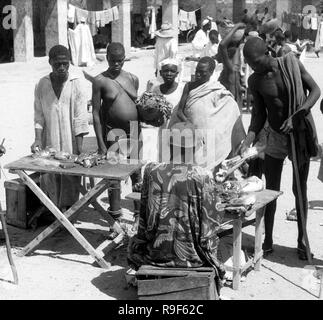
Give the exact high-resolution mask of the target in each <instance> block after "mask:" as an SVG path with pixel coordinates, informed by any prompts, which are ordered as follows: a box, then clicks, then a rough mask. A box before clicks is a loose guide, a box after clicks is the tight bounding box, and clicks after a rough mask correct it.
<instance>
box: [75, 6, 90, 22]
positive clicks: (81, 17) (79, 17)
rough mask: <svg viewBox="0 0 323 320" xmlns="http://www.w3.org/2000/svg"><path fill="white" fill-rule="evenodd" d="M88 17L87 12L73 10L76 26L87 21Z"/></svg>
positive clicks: (77, 9)
mask: <svg viewBox="0 0 323 320" xmlns="http://www.w3.org/2000/svg"><path fill="white" fill-rule="evenodd" d="M88 16H89V11H87V10H83V9H80V8H76V9H75V22H76V23H77V24H79V23H81V22H82V21H87V18H88Z"/></svg>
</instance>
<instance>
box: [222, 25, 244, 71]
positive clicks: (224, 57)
mask: <svg viewBox="0 0 323 320" xmlns="http://www.w3.org/2000/svg"><path fill="white" fill-rule="evenodd" d="M245 27H246V25H245V24H244V23H242V22H240V23H237V24H236V25H235V26H234V27H233V28H232V30H231V31H230V32H229V33H228V34H227V35H226V36H225V37H224V38H223V39H222V41H221V42H220V44H219V52H220V54H221V58H222V63H223V65H224V66H225V67H226V68H227V69H229V70H233V64H232V62H231V60H230V58H229V55H228V46H229V44H230V43H231V41H232V38H233V35H234V34H235V33H236V31H237V30H239V29H242V28H245ZM237 50H238V49H237Z"/></svg>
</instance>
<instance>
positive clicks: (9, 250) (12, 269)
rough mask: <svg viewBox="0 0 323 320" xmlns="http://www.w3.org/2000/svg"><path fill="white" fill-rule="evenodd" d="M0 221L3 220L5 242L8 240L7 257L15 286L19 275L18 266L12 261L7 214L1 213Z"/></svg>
mask: <svg viewBox="0 0 323 320" xmlns="http://www.w3.org/2000/svg"><path fill="white" fill-rule="evenodd" d="M0 220H1V224H2V229H3V232H4V236H5V240H6V248H7V256H8V260H9V263H10V266H11V271H12V274H13V278H14V284H18V274H17V269H16V266H15V264H14V262H13V259H12V255H11V247H10V241H9V234H8V229H7V223H6V219H5V212H0Z"/></svg>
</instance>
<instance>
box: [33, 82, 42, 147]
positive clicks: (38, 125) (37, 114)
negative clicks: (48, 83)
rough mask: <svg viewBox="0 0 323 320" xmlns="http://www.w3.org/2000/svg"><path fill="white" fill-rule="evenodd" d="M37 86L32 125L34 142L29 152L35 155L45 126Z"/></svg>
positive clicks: (40, 144) (40, 145)
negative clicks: (33, 127)
mask: <svg viewBox="0 0 323 320" xmlns="http://www.w3.org/2000/svg"><path fill="white" fill-rule="evenodd" d="M38 91H39V88H38V85H36V87H35V92H34V125H35V141H34V143H33V144H32V146H31V152H32V153H35V152H36V151H37V150H40V149H41V147H42V133H43V129H44V126H45V116H44V113H43V109H42V105H41V101H40V98H39V92H38Z"/></svg>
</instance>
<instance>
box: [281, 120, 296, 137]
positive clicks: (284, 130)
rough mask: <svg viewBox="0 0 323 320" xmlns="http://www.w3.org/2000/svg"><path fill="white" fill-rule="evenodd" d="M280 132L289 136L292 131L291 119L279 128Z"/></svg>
mask: <svg viewBox="0 0 323 320" xmlns="http://www.w3.org/2000/svg"><path fill="white" fill-rule="evenodd" d="M280 130H281V131H282V133H284V134H289V133H290V132H291V131H292V130H293V121H292V118H289V119H287V120H285V121H284V123H283V125H282V126H281V127H280Z"/></svg>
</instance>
